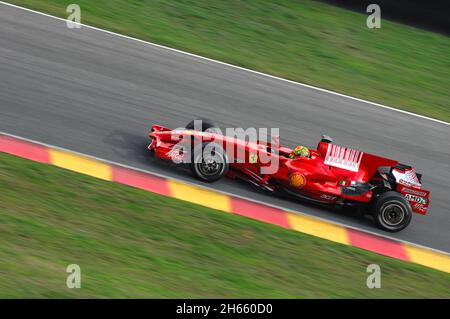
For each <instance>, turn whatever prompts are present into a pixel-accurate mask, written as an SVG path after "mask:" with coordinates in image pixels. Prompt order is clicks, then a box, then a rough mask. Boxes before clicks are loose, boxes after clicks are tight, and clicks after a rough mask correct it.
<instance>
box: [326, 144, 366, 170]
mask: <svg viewBox="0 0 450 319" xmlns="http://www.w3.org/2000/svg"><path fill="white" fill-rule="evenodd" d="M363 154H364V153H363V152H360V151H357V150H354V149H351V148H348V147H344V146H337V145H334V144H328V149H327V154H326V156H325V161H324V163H325V164H326V165H330V166H334V167H339V168H343V169H346V170H349V171H352V172H357V171H358V170H359V164H360V163H361V159H362V157H363Z"/></svg>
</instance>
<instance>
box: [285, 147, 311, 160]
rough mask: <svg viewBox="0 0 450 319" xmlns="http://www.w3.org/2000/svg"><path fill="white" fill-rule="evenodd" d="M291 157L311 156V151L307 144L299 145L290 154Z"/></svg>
mask: <svg viewBox="0 0 450 319" xmlns="http://www.w3.org/2000/svg"><path fill="white" fill-rule="evenodd" d="M289 157H290V158H297V157H307V158H309V157H311V153H310V152H309V149H308V148H307V147H305V146H301V145H299V146H297V147H295V148H294V149H293V150H292V152H291V153H290V154H289Z"/></svg>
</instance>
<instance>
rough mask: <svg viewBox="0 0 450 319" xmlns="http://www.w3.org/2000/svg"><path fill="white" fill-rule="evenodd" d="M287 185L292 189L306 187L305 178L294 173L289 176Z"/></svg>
mask: <svg viewBox="0 0 450 319" xmlns="http://www.w3.org/2000/svg"><path fill="white" fill-rule="evenodd" d="M289 184H290V185H291V186H294V187H300V188H301V187H303V186H305V185H306V177H305V175H303V174H301V173H294V174H292V175H291V176H289Z"/></svg>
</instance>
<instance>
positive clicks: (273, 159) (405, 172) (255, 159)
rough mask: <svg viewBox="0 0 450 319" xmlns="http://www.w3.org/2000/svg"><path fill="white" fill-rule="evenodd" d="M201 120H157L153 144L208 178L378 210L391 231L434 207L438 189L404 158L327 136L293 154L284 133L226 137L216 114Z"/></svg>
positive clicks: (157, 150)
mask: <svg viewBox="0 0 450 319" xmlns="http://www.w3.org/2000/svg"><path fill="white" fill-rule="evenodd" d="M196 122H197V123H198V120H195V121H192V122H191V123H189V124H188V125H187V126H186V127H185V128H183V129H176V130H172V129H170V128H167V127H163V126H159V125H153V126H152V128H151V132H150V134H149V136H150V139H151V143H150V145H149V146H148V149H149V150H150V151H151V153H152V154H153V155H154V156H156V157H158V158H161V159H166V160H172V161H174V162H176V163H178V164H185V165H189V166H190V169H191V171H192V174H193V175H194V176H195V177H196V178H198V179H199V180H201V181H204V182H214V181H217V180H219V179H220V178H222V177H224V176H228V177H231V178H235V179H236V178H239V179H242V180H245V181H247V182H249V183H251V184H253V185H255V186H257V187H259V188H261V189H263V190H266V191H269V192H278V191H282V192H285V193H287V194H289V195H290V196H293V197H295V198H299V199H301V200H308V201H310V202H315V203H319V204H322V205H331V206H338V207H342V208H348V209H350V210H356V211H359V212H362V215H363V214H365V213H371V214H372V216H373V219H374V221H375V223H376V225H377V226H378V227H380V228H381V229H384V230H386V231H390V232H397V231H400V230H402V229H404V228H405V227H406V226H408V224H409V223H410V221H411V218H412V213H413V212H415V213H418V214H423V215H425V214H426V213H427V210H428V206H429V204H430V201H429V195H430V192H429V191H427V190H425V189H423V188H422V185H421V174H416V172H415V171H414V169H413V168H412V167H411V166H408V165H404V164H401V163H399V162H398V161H396V160H392V159H388V158H384V157H380V156H376V155H372V154H368V153H364V152H361V151H358V150H355V149H352V148H348V147H344V146H338V145H335V144H333V141H332V139H331V138H329V137H327V136H322V139H321V140H320V142H319V143H318V146H317V149H315V150H313V149H308V152H307V153H308V154H307V156H295V154H294V156H292V155H293V150H292V149H290V148H287V147H283V146H281V145H280V143H279V138H274V139H272V140H271V141H270V142H266V141H261V140H257V141H248V140H246V139H240V138H237V137H236V136H227V135H223V134H222V133H221V132H218V130H217V126H216V125H215V124H214V123H213V122H211V121H209V120H202V121H201V125H200V126H198V125H195V123H196ZM274 163H275V165H274V167H275V169H273V168H274V167H271V166H272V165H273V164H274Z"/></svg>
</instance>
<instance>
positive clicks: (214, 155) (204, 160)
mask: <svg viewBox="0 0 450 319" xmlns="http://www.w3.org/2000/svg"><path fill="white" fill-rule="evenodd" d="M200 146H201V147H198V148H196V149H194V150H193V153H192V157H191V159H192V161H191V164H190V166H191V171H192V174H193V175H194V176H195V177H196V178H198V179H199V180H201V181H204V182H215V181H217V180H219V179H220V178H222V177H223V176H225V175H226V174H227V172H228V166H229V165H228V157H227V154H226V153H225V151H224V149H223V148H222V146H220V145H219V144H217V143H203V144H202V145H200Z"/></svg>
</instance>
